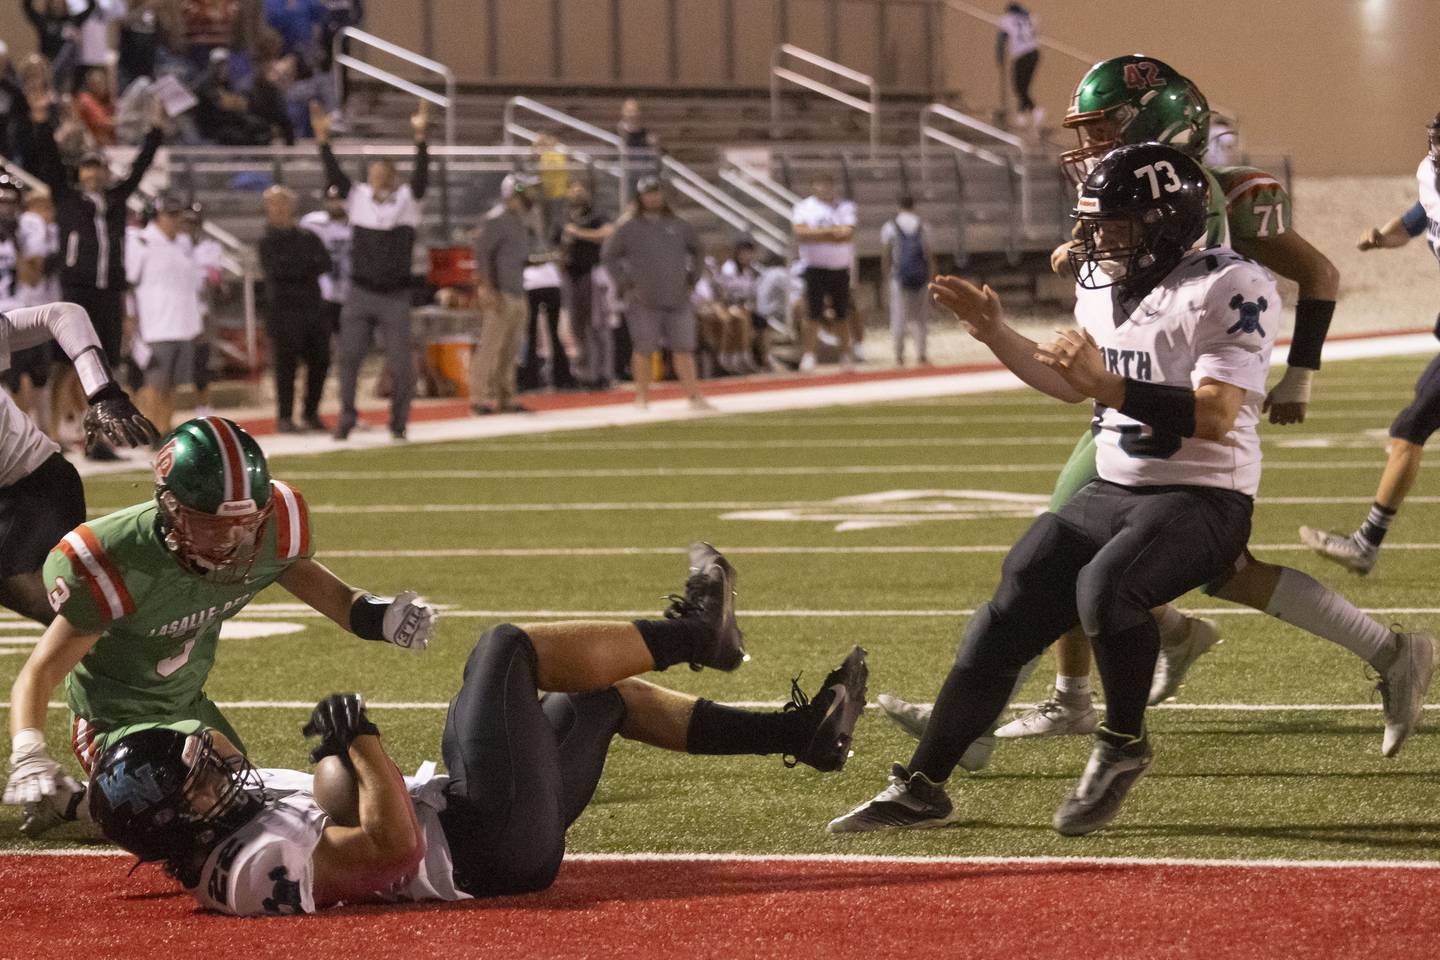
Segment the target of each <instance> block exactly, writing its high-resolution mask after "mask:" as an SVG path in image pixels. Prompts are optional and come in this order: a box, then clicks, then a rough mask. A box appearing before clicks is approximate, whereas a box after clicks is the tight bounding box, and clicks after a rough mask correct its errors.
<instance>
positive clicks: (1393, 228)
mask: <svg viewBox="0 0 1440 960" xmlns="http://www.w3.org/2000/svg"><path fill="white" fill-rule="evenodd" d="M1425 132H1426V136H1427V139H1428V146H1429V150H1428V152H1427V153H1426V155H1425V158H1424V159H1423V160H1421V161H1420V168H1419V169H1418V170H1416V171H1415V182H1416V184H1417V186H1418V188H1419V193H1420V199H1419V200H1417V201H1416V202H1415V205H1414V206H1412V207H1411V208H1410V209H1409V210H1407V211H1405V213H1403V214H1401V215H1400V216H1398V217H1396V218H1395V219H1393V220H1391V221H1390V222H1389V223H1387V224H1385V226H1383V227H1371V228H1370V229H1369V230H1366V231H1365V234H1364V235H1363V236H1362V237H1361V238H1360V243H1359V244H1358V246H1359V247H1360V249H1361V250H1374V249H1377V248H1379V249H1382V250H1384V249H1394V248H1395V247H1403V246H1405V244H1407V243H1409V242H1410V241H1411V240H1413V239H1414V238H1415V237H1418V236H1420V234H1422V233H1423V234H1425V235H1426V240H1428V241H1429V243H1430V250H1431V252H1433V253H1434V254H1435V256H1436V257H1440V113H1437V114H1436V115H1435V119H1433V120H1431V121H1430V123H1429V124H1427V125H1426V128H1425ZM1435 336H1437V337H1440V317H1436V319H1435ZM1436 430H1440V356H1437V357H1436V358H1435V359H1434V360H1431V361H1430V365H1429V366H1427V367H1426V368H1425V372H1424V373H1422V374H1420V379H1419V380H1416V381H1415V399H1414V401H1413V402H1412V403H1411V404H1410V405H1409V406H1408V407H1406V408H1405V409H1404V410H1401V411H1400V413H1399V414H1398V415H1397V416H1396V417H1395V421H1394V422H1393V423H1391V424H1390V450H1389V455H1388V457H1387V458H1386V460H1385V472H1384V473H1383V474H1381V476H1380V486H1379V487H1378V488H1377V489H1376V491H1375V502H1374V503H1373V504H1372V505H1371V507H1370V514H1369V516H1367V517H1366V518H1365V522H1364V523H1362V524H1361V525H1360V526H1359V528H1358V529H1356V530H1355V531H1354V532H1353V533H1332V532H1330V531H1329V530H1321V529H1318V528H1315V527H1301V528H1300V542H1301V543H1304V544H1305V545H1306V546H1307V547H1310V548H1311V549H1312V550H1314V551H1315V552H1316V553H1318V554H1320V555H1321V556H1322V557H1325V558H1327V559H1329V560H1334V561H1335V562H1336V563H1338V564H1340V566H1342V567H1344V568H1345V569H1346V570H1349V571H1351V572H1353V573H1358V574H1360V575H1361V576H1364V575H1365V574H1367V573H1369V572H1370V571H1371V570H1372V569H1373V568H1374V566H1375V561H1376V559H1378V558H1379V556H1380V544H1381V542H1382V541H1384V539H1385V533H1386V532H1387V531H1388V530H1389V529H1390V522H1391V521H1392V520H1394V519H1395V514H1396V513H1398V512H1399V510H1400V505H1401V504H1402V503H1404V502H1405V496H1406V494H1408V493H1409V492H1410V488H1411V487H1413V486H1414V485H1415V480H1416V479H1417V478H1418V477H1419V476H1420V460H1421V457H1423V456H1424V453H1425V444H1426V442H1427V441H1429V439H1430V438H1431V437H1432V436H1433V435H1434V433H1435V431H1436Z"/></svg>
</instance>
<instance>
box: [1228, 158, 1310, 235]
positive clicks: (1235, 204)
mask: <svg viewBox="0 0 1440 960" xmlns="http://www.w3.org/2000/svg"><path fill="white" fill-rule="evenodd" d="M1210 172H1211V173H1213V174H1214V175H1215V179H1216V181H1218V182H1219V184H1220V195H1221V196H1222V197H1224V198H1225V208H1226V215H1227V217H1228V219H1229V222H1230V238H1231V240H1264V239H1265V238H1267V237H1278V236H1280V234H1282V233H1284V232H1285V231H1287V230H1289V229H1290V227H1291V222H1290V194H1288V193H1286V192H1285V187H1284V186H1283V185H1282V184H1281V183H1280V181H1279V180H1277V179H1275V177H1273V176H1271V175H1270V174H1268V173H1266V172H1265V171H1264V170H1257V169H1255V168H1254V167H1213V168H1211V169H1210ZM1210 189H1211V190H1212V191H1213V190H1214V189H1215V184H1213V183H1212V184H1211V185H1210Z"/></svg>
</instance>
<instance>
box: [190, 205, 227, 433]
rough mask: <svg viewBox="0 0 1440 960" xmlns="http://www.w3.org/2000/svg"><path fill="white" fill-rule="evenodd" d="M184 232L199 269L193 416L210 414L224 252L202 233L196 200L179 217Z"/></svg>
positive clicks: (200, 210) (202, 214)
mask: <svg viewBox="0 0 1440 960" xmlns="http://www.w3.org/2000/svg"><path fill="white" fill-rule="evenodd" d="M182 219H183V221H184V229H185V232H186V234H188V235H189V237H190V242H191V243H193V244H194V245H195V264H196V266H198V267H199V268H200V289H199V290H198V291H197V294H198V295H199V297H200V326H201V327H202V328H203V332H202V333H201V334H200V338H199V339H198V340H196V341H195V416H197V417H208V416H210V415H211V414H212V413H214V412H215V411H214V409H213V408H212V407H211V406H210V384H211V383H213V382H214V381H215V371H213V370H211V369H210V354H211V346H212V345H213V344H214V342H215V314H216V310H215V307H216V301H217V300H218V299H219V296H220V291H221V289H222V288H223V286H224V283H225V249H224V248H223V247H222V246H220V241H218V240H216V239H215V238H214V237H212V236H210V235H209V234H207V233H206V232H205V206H204V204H202V203H200V202H199V201H196V202H194V203H192V204H190V206H189V207H187V208H186V210H185V213H184V214H183V217H182Z"/></svg>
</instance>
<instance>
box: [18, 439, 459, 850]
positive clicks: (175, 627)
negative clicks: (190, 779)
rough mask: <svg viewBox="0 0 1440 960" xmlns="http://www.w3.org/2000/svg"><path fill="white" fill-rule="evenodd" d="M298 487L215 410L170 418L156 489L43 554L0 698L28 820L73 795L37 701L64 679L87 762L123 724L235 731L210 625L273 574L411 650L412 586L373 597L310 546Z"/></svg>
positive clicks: (39, 823)
mask: <svg viewBox="0 0 1440 960" xmlns="http://www.w3.org/2000/svg"><path fill="white" fill-rule="evenodd" d="M313 555H314V545H313V543H312V541H311V535H310V519H309V515H308V512H307V509H306V506H305V500H304V498H303V497H302V496H301V495H300V492H299V491H298V490H296V489H295V488H294V487H291V486H290V485H288V484H286V483H283V482H281V481H279V480H272V479H271V478H270V471H269V467H268V465H267V463H266V460H265V454H264V453H263V452H262V451H261V449H260V446H259V444H257V443H256V442H255V441H254V439H252V438H251V437H250V435H249V434H247V433H246V432H245V431H244V430H242V429H241V428H240V427H239V426H237V425H236V424H234V423H232V422H231V421H229V420H225V419H223V418H220V417H200V418H198V419H195V420H191V421H188V422H187V423H184V424H181V425H180V426H179V427H178V428H176V429H175V431H174V432H172V433H171V434H170V435H169V436H168V437H167V438H166V442H165V443H164V444H163V446H162V447H161V448H160V451H159V453H157V454H156V457H155V498H154V499H153V500H151V501H148V502H146V503H140V504H136V505H135V506H133V507H128V508H126V509H124V510H120V511H117V512H115V513H112V514H109V515H108V516H105V517H101V518H100V519H98V520H95V521H93V522H91V523H86V524H81V525H80V526H78V527H76V528H75V529H74V530H72V531H71V532H69V533H68V534H66V535H65V537H64V538H63V539H62V540H61V541H60V543H59V544H57V545H56V547H55V549H54V550H52V551H51V553H50V556H49V558H48V559H47V561H46V563H45V569H44V577H45V585H46V586H47V587H48V588H49V589H50V603H51V606H52V607H53V608H54V609H55V612H56V614H57V616H56V618H55V621H54V622H53V623H52V624H51V626H50V627H49V629H48V630H47V631H46V632H45V635H44V636H43V637H42V638H41V640H40V642H39V643H38V644H37V645H36V648H35V651H34V653H33V654H32V655H31V657H30V659H29V660H28V661H27V663H26V664H25V666H24V667H23V668H22V669H21V671H20V674H19V676H18V677H17V678H16V680H15V685H14V689H13V690H12V695H11V712H10V732H11V735H12V737H13V738H14V743H13V747H12V753H11V757H10V777H9V782H8V783H7V785H6V787H5V797H4V799H5V802H6V803H19V804H23V805H26V807H27V810H26V818H25V821H24V823H23V824H22V830H24V831H25V832H27V833H31V834H34V833H37V832H39V831H41V830H43V829H45V828H46V827H48V826H50V825H53V823H55V822H58V820H60V819H73V818H74V817H75V816H76V814H77V813H79V812H81V810H80V808H81V807H82V806H83V805H81V804H79V803H78V798H79V796H80V795H81V794H83V788H82V787H80V785H79V784H77V783H75V782H74V781H72V780H70V778H69V777H67V776H65V775H64V774H63V773H62V772H61V769H60V766H59V764H58V763H56V762H55V761H54V760H53V759H51V757H50V756H49V754H48V753H47V752H46V750H45V744H44V736H43V733H42V731H43V729H44V723H45V710H46V703H47V701H49V700H50V698H51V695H52V693H53V692H54V690H55V687H56V686H57V685H58V684H59V683H60V682H61V680H62V679H63V681H64V685H65V695H66V700H67V702H68V704H69V707H70V710H71V713H72V714H73V717H74V719H73V724H72V738H73V744H72V746H73V749H74V751H75V755H76V758H77V759H78V760H79V761H80V764H81V766H82V767H83V768H85V769H86V770H87V771H88V770H89V769H90V767H91V765H92V764H93V762H94V759H95V757H97V756H99V755H100V753H102V752H103V751H104V750H105V748H106V747H107V745H108V744H109V743H111V742H113V741H114V740H116V739H118V738H120V737H122V736H124V735H125V734H127V733H131V732H134V731H136V730H139V729H145V728H147V727H154V726H167V727H172V728H174V729H177V730H180V731H182V732H186V733H194V732H197V731H198V730H201V729H206V728H209V729H216V730H219V731H221V732H222V733H223V734H224V735H225V736H226V737H228V738H229V739H230V740H231V741H232V742H234V743H236V744H239V743H241V741H240V740H239V738H238V735H237V734H236V733H235V730H234V729H233V728H232V727H231V726H230V724H229V723H228V722H227V721H226V719H225V717H224V716H223V715H222V714H221V713H220V710H219V709H218V708H217V707H216V706H215V704H214V703H212V702H211V701H210V700H209V698H207V697H206V695H205V691H204V687H205V681H206V679H207V678H208V676H209V674H210V669H211V667H212V666H213V665H214V663H215V653H216V646H217V642H218V640H219V637H220V627H221V624H223V623H224V622H225V621H226V620H228V619H229V618H231V617H233V616H235V615H236V614H237V613H239V612H240V611H241V610H242V609H244V607H245V605H246V604H248V603H249V602H250V601H251V600H253V599H254V598H255V596H256V595H257V594H258V593H259V592H260V591H261V590H263V589H265V588H266V587H268V586H269V585H270V584H272V583H279V584H280V585H281V586H283V587H284V588H285V589H287V590H288V591H290V592H291V593H293V594H294V595H295V596H296V597H298V598H299V599H300V600H303V601H304V602H305V603H307V604H309V605H310V606H311V607H314V608H315V609H316V610H318V611H320V612H321V613H323V614H325V615H326V616H327V617H329V618H330V619H331V620H333V621H334V622H336V623H337V624H339V625H340V626H341V627H343V628H344V629H346V630H348V631H350V632H351V633H354V634H356V635H357V636H359V637H361V638H363V639H367V640H384V641H387V642H389V643H393V644H395V645H397V646H400V647H405V648H409V649H412V650H421V649H423V648H424V647H425V646H426V644H427V643H428V641H429V637H430V634H431V632H432V630H433V626H434V621H435V611H434V610H433V608H431V607H430V606H429V605H428V604H426V603H425V602H424V601H423V600H420V599H419V598H418V597H417V596H416V595H415V594H414V593H412V592H406V593H402V594H401V595H400V596H398V597H396V598H394V599H393V600H391V599H380V598H377V597H373V596H371V595H370V594H368V593H364V592H363V591H359V590H356V589H354V588H352V587H351V586H350V585H349V584H346V583H345V582H344V581H342V580H341V579H340V578H339V577H336V576H335V575H334V574H333V573H331V572H330V571H329V570H327V569H326V568H325V567H324V566H322V565H321V564H319V563H317V562H316V561H315V560H314V559H313Z"/></svg>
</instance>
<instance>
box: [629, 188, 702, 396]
mask: <svg viewBox="0 0 1440 960" xmlns="http://www.w3.org/2000/svg"><path fill="white" fill-rule="evenodd" d="M601 256H602V259H603V260H604V262H605V267H606V269H607V270H609V271H610V275H611V277H612V278H614V282H615V285H616V287H617V288H618V289H619V291H620V295H621V297H622V298H623V299H624V301H625V306H626V310H625V325H626V326H627V327H628V328H629V330H630V342H631V345H632V352H631V358H630V366H631V374H632V376H633V377H634V378H635V405H636V406H637V407H642V408H643V407H646V406H648V405H649V402H650V358H651V354H653V353H654V352H655V351H656V350H658V349H660V346H661V344H662V343H663V344H664V345H665V346H667V347H669V348H670V353H671V357H672V360H673V362H674V365H675V375H676V377H678V378H679V380H680V385H681V387H682V388H683V389H684V391H685V395H686V396H687V397H689V398H690V406H691V408H692V409H695V410H709V409H712V407H711V406H710V403H709V402H708V401H707V400H706V399H705V397H704V395H703V394H701V392H700V383H699V381H698V379H697V378H696V376H695V344H696V336H697V326H698V325H697V322H696V318H695V311H694V310H692V309H691V307H690V292H691V290H692V289H693V288H694V286H695V281H696V280H697V279H699V274H700V270H701V269H702V268H703V267H704V264H705V251H704V250H703V249H701V247H700V237H699V235H698V234H696V232H695V228H694V227H692V226H691V225H690V224H689V223H687V222H686V221H684V220H682V219H680V218H679V217H677V216H676V215H675V211H673V210H671V209H670V204H669V203H668V202H667V201H666V199H665V192H664V189H663V188H662V187H661V184H660V181H659V180H658V179H657V178H655V177H646V178H645V179H643V180H641V181H640V183H639V184H637V186H636V197H635V199H634V200H633V201H632V202H631V205H630V210H629V212H628V213H627V214H626V215H625V216H624V217H622V218H621V219H620V221H619V222H618V223H617V224H616V225H615V232H614V233H613V234H611V236H610V239H608V240H606V241H605V245H604V248H603V250H602V254H601Z"/></svg>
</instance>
